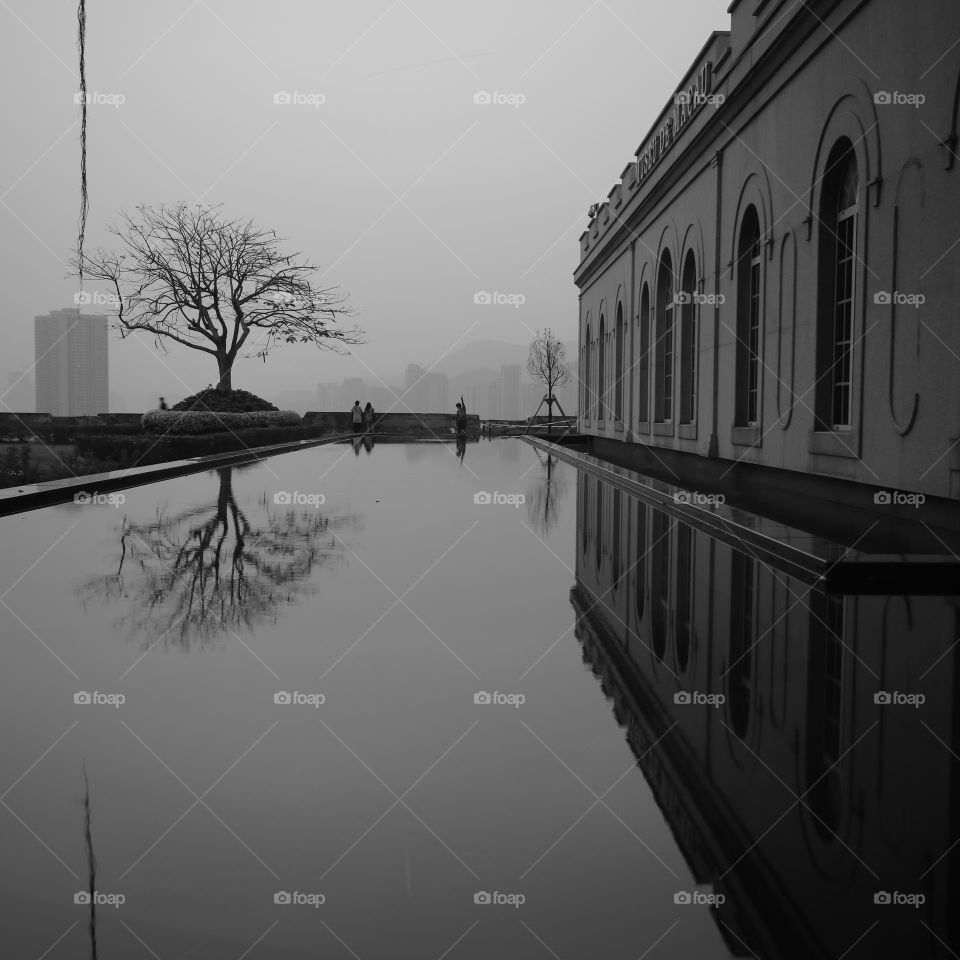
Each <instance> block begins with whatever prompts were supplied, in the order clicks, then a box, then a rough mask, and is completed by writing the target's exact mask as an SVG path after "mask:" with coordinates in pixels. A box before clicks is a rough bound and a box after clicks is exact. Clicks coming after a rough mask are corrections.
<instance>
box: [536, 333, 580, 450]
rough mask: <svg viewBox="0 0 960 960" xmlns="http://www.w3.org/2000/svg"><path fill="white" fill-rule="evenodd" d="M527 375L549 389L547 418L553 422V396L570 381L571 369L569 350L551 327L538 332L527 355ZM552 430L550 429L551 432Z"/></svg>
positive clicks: (554, 400)
mask: <svg viewBox="0 0 960 960" xmlns="http://www.w3.org/2000/svg"><path fill="white" fill-rule="evenodd" d="M527 373H529V374H530V376H531V378H532V379H533V380H536V381H538V382H539V383H542V384H543V385H544V386H545V387H546V388H547V396H546V398H545V399H546V401H547V416H548V419H549V420H550V421H551V422H552V421H553V405H554V403H556V397H554V395H553V391H554V388H555V387H562V386H563V385H564V384H565V383H567V382H568V381H569V379H570V368H569V367H568V366H567V350H566V347H564V345H563V343H562V342H561V341H560V340H558V339H557V338H556V337H555V336H554V335H553V331H552V330H551V329H550V328H549V327H545V328H544V329H543V330H538V331H537V335H536V337H535V338H534V340H533V342H532V343H531V344H530V353H529V354H528V355H527ZM550 429H552V428H551V427H548V432H549V430H550Z"/></svg>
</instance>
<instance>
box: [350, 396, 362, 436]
mask: <svg viewBox="0 0 960 960" xmlns="http://www.w3.org/2000/svg"><path fill="white" fill-rule="evenodd" d="M350 419H351V420H352V421H353V432H354V433H363V410H362V409H361V408H360V401H359V400H354V402H353V408H352V409H351V411H350Z"/></svg>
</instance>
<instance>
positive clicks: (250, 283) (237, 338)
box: [72, 203, 364, 391]
mask: <svg viewBox="0 0 960 960" xmlns="http://www.w3.org/2000/svg"><path fill="white" fill-rule="evenodd" d="M136 210H137V212H136V215H135V216H131V215H130V214H127V213H122V214H121V219H120V222H115V223H113V224H111V225H110V227H109V228H108V229H109V232H110V233H112V234H113V235H114V236H115V237H117V239H118V240H119V252H115V251H106V250H103V249H98V250H97V251H96V253H94V254H92V255H90V254H86V253H80V252H77V253H76V254H75V256H74V258H73V261H72V263H73V267H74V269H76V270H77V272H78V273H79V272H80V271H81V270H82V273H83V275H85V276H87V277H90V278H92V279H95V280H100V281H103V282H105V283H108V284H109V285H110V286H111V287H112V288H113V292H114V294H115V296H116V298H117V306H118V312H117V316H116V319H115V320H114V327H115V328H116V329H117V330H119V332H120V335H121V336H122V337H126V336H128V335H129V334H131V333H146V334H147V335H150V336H152V337H153V338H154V341H155V343H156V344H157V345H158V346H160V347H164V346H165V343H166V341H173V342H175V343H179V344H181V345H182V346H185V347H190V348H191V349H193V350H200V351H202V352H203V353H209V354H210V355H211V356H213V357H215V358H216V361H217V368H218V371H219V374H220V376H219V379H218V386H219V389H221V390H223V391H227V390H230V389H231V388H232V380H231V374H232V370H233V364H234V362H235V361H236V359H237V357H238V356H239V355H240V351H241V350H242V349H243V348H244V346H245V345H247V344H248V343H249V347H248V349H250V350H251V351H252V352H251V353H249V354H248V355H249V356H257V357H260V358H262V359H264V360H265V359H266V357H267V354H268V353H269V352H270V350H271V349H273V348H274V347H276V346H278V345H282V344H286V343H311V344H314V345H315V346H318V347H324V348H327V349H333V350H337V349H338V348H339V347H340V346H341V345H348V344H357V343H362V342H363V339H364V337H363V332H362V331H361V330H359V329H358V328H356V327H349V328H347V327H341V326H339V322H340V321H341V320H343V319H346V318H348V317H352V316H353V309H352V308H351V307H350V306H349V305H348V304H347V302H346V298H345V296H344V295H343V294H342V293H341V292H340V291H339V290H338V288H336V287H320V288H317V287H314V286H313V284H312V283H311V277H312V275H313V274H314V273H315V272H316V270H317V268H316V267H315V266H313V265H312V264H310V263H308V262H306V261H305V260H303V259H302V258H301V255H300V254H299V253H291V254H288V253H283V252H282V251H281V249H280V244H281V242H282V241H281V238H280V237H278V236H277V234H276V232H275V231H273V230H263V229H261V228H260V227H257V226H256V225H255V224H254V223H253V221H252V220H247V221H241V220H230V219H227V218H225V217H224V216H223V215H222V214H221V212H220V208H219V207H204V206H200V205H197V206H189V205H188V204H186V203H179V204H177V205H176V206H173V207H167V206H163V205H161V206H159V207H152V206H147V205H141V206H138V207H137V208H136Z"/></svg>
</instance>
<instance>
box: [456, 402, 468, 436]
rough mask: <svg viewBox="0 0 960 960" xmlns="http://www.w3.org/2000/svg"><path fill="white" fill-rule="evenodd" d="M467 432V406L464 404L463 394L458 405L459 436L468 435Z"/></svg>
mask: <svg viewBox="0 0 960 960" xmlns="http://www.w3.org/2000/svg"><path fill="white" fill-rule="evenodd" d="M466 432H467V405H466V404H465V403H464V402H463V394H461V395H460V402H459V403H458V404H457V434H458V435H460V434H463V435H466Z"/></svg>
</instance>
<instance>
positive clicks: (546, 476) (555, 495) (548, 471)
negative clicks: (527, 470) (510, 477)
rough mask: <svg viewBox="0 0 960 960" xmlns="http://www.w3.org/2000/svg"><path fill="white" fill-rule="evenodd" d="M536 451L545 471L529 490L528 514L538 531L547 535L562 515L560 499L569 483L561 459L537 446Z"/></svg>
mask: <svg viewBox="0 0 960 960" xmlns="http://www.w3.org/2000/svg"><path fill="white" fill-rule="evenodd" d="M534 452H535V453H536V455H537V460H539V461H540V466H541V467H542V468H543V471H542V473H541V475H540V477H539V478H538V479H537V482H536V483H535V484H534V485H533V486H531V487H530V488H529V490H528V491H527V516H528V517H529V519H530V522H531V523H532V524H533V525H534V527H535V528H536V529H537V532H538V533H539V534H540V535H541V536H543V537H545V536H546V535H547V534H548V533H549V532H550V528H551V527H552V526H553V525H554V524H555V523H556V522H557V519H558V517H559V516H560V501H561V500H562V499H563V496H564V494H565V493H566V490H567V484H566V478H565V477H564V474H563V466H562V464H561V463H560V461H559V460H557V459H556V458H555V457H553V456H551V455H550V454H547V456H546V457H544V456H543V455H542V454H541V453H540V451H539V450H537V449H536V448H534Z"/></svg>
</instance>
